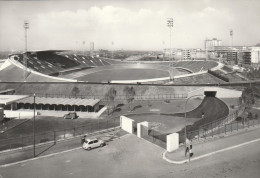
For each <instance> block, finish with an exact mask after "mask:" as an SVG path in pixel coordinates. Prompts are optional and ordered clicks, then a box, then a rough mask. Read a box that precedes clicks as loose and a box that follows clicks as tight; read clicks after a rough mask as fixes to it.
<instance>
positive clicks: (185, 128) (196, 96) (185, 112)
mask: <svg viewBox="0 0 260 178" xmlns="http://www.w3.org/2000/svg"><path fill="white" fill-rule="evenodd" d="M197 96H204V95H202V94H200V95H192V96H190V97H188V98H187V100H186V102H185V116H184V117H185V149H184V150H185V157H186V148H187V130H186V127H187V122H186V121H187V111H186V109H187V103H188V101H189V99H191V98H193V97H197Z"/></svg>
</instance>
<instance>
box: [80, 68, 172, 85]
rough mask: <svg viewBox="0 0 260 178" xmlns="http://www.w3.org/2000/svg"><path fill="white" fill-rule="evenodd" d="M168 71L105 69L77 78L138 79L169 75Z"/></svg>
mask: <svg viewBox="0 0 260 178" xmlns="http://www.w3.org/2000/svg"><path fill="white" fill-rule="evenodd" d="M168 76H169V73H168V71H163V70H155V69H113V70H103V71H99V72H95V73H92V74H88V75H85V76H82V77H79V78H77V79H78V80H81V81H93V82H101V81H110V80H138V79H152V78H161V77H168Z"/></svg>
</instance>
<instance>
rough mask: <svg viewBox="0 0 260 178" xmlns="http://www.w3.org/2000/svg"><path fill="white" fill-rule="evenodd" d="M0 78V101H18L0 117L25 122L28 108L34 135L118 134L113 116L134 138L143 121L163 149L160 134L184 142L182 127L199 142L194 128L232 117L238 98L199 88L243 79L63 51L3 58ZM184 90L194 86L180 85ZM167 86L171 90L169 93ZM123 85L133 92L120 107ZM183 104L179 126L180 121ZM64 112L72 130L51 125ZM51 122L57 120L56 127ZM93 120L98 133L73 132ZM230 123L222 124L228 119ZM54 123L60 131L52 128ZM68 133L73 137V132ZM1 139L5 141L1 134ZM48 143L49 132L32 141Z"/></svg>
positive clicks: (211, 68)
mask: <svg viewBox="0 0 260 178" xmlns="http://www.w3.org/2000/svg"><path fill="white" fill-rule="evenodd" d="M0 76H1V82H2V85H1V90H2V94H9V93H12V94H15V95H17V96H21V98H19V97H18V98H14V99H13V100H11V99H10V102H9V103H8V102H5V103H4V102H2V103H1V104H2V105H3V107H4V109H5V114H6V116H7V117H10V118H15V117H19V118H20V117H23V118H26V117H33V112H32V111H33V109H34V108H35V110H36V112H37V115H38V116H37V118H39V119H37V120H38V122H39V123H40V122H43V123H44V124H43V125H42V126H43V127H42V128H39V129H37V132H49V130H57V129H67V130H68V131H67V133H66V134H64V133H63V134H57V133H55V134H57V136H58V137H64V138H66V137H72V136H75V135H78V134H81V133H84V132H86V131H87V132H89V129H90V130H91V131H93V130H100V129H101V128H107V127H109V126H110V127H111V126H113V127H115V126H118V125H121V127H122V124H123V123H122V120H120V119H119V117H120V116H123V115H124V116H126V117H129V118H131V119H133V120H134V122H136V124H134V126H132V128H133V130H135V131H137V123H138V122H139V123H140V122H144V121H148V122H151V123H150V126H149V127H148V128H147V130H149V132H150V133H151V128H153V129H154V131H153V132H152V133H153V136H154V135H156V136H155V137H156V138H158V139H157V140H159V141H157V142H156V144H158V145H159V146H161V147H163V148H166V137H167V135H170V134H171V133H173V132H178V133H179V134H180V143H183V142H184V130H183V129H184V127H183V125H184V124H185V123H186V124H188V125H189V126H188V127H187V131H188V132H189V133H190V135H189V139H191V140H192V139H194V138H197V137H198V136H199V135H200V134H203V135H205V134H206V135H207V132H205V131H203V133H200V132H201V131H200V130H201V129H202V128H207V127H209V124H212V123H215V127H217V126H219V125H221V124H223V122H224V121H225V120H226V118H228V117H231V115H234V113H236V112H238V108H240V105H239V104H238V103H239V102H238V100H239V98H240V97H241V91H237V90H231V89H228V88H221V87H220V88H219V87H216V88H214V87H213V88H212V87H208V88H205V87H204V86H203V85H205V84H213V85H220V84H225V83H228V82H230V81H237V80H239V81H243V78H240V77H239V76H238V75H234V73H233V72H232V69H231V68H228V67H227V66H225V65H224V64H223V63H220V62H218V61H214V60H205V59H203V60H176V61H154V60H153V61H142V60H134V61H133V60H131V61H128V60H116V59H111V58H104V57H99V56H98V55H96V56H88V55H82V54H71V52H70V51H64V50H47V51H28V52H26V53H19V54H10V55H9V57H8V59H6V60H5V61H4V62H2V64H1V66H0ZM223 76H224V77H223ZM191 83H192V84H195V86H188V85H187V86H185V85H186V84H191ZM143 84H147V86H146V85H143ZM171 84H173V86H169V85H171ZM174 84H177V85H180V86H175V85H174ZM196 84H198V85H196ZM127 85H133V86H134V92H135V93H134V95H133V96H132V99H131V100H132V101H131V102H128V99H129V98H128V97H129V94H127V93H126V92H125V88H126V86H127ZM149 85H151V86H149ZM153 85H154V86H153ZM156 85H158V86H156ZM200 85H201V86H200ZM165 86H167V87H165ZM111 89H113V90H114V91H116V94H115V96H113V97H112V99H111V96H110V95H109V91H110V90H111ZM227 93H233V94H231V95H230V94H227ZM15 95H14V96H15ZM6 96H9V95H6ZM193 96H198V97H194V98H193V99H192V100H191V101H190V105H188V106H187V110H186V104H185V101H187V99H189V98H190V97H191V98H192V97H193ZM35 98H36V100H35ZM2 100H3V99H2ZM111 102H112V103H113V104H111ZM184 104H185V112H187V118H188V121H187V122H186V121H185V122H184V119H183V118H184ZM231 107H232V108H235V109H231ZM216 108H217V109H216ZM129 109H130V113H129ZM68 112H77V114H78V115H79V117H80V118H83V119H82V120H80V119H78V120H77V121H74V122H73V121H69V122H71V123H73V125H74V129H73V128H72V127H69V125H67V124H68V123H65V122H64V121H63V120H60V119H58V118H60V117H61V118H62V117H63V115H65V114H67V113H68ZM202 113H205V116H206V117H207V118H208V120H206V121H205V120H203V121H202V120H201V114H202ZM240 114H241V113H240ZM51 117H57V119H55V120H56V121H54V119H51ZM84 118H85V119H84ZM100 118H101V119H102V121H101V123H102V122H103V124H101V125H102V126H101V127H100V121H99V120H98V128H96V126H94V128H92V127H91V128H87V130H85V131H84V128H82V127H81V126H82V124H84V125H85V124H87V123H92V122H93V123H97V119H100ZM185 118H186V115H185ZM232 118H233V119H231V120H229V121H228V122H227V123H230V122H232V121H233V120H234V119H235V118H234V117H233V116H232ZM220 121H221V123H219V124H218V125H217V122H220ZM29 122H31V121H29ZM66 122H68V121H66ZM55 123H59V125H60V126H59V127H57V124H55ZM64 123H65V124H64ZM31 124H32V122H31V123H30V124H29V125H27V126H26V125H25V127H24V128H22V126H23V125H24V124H21V126H20V128H19V127H18V128H17V131H15V129H14V130H13V131H12V132H14V134H15V135H16V134H18V132H21V130H27V129H29V127H30V126H31ZM123 125H124V124H123ZM79 127H80V129H79V131H76V132H78V133H75V128H79ZM211 127H212V128H211V129H209V130H214V128H215V127H214V128H213V126H212V125H211ZM71 129H72V130H74V131H73V133H72V131H71ZM85 129H86V128H85ZM76 130H77V129H76ZM202 130H203V129H202ZM207 130H208V129H207ZM194 131H198V133H197V135H194V134H191V133H192V132H194ZM22 132H23V131H22ZM7 133H8V132H7ZM154 133H156V134H154ZM136 134H137V132H136ZM22 135H23V134H22ZM25 135H27V134H24V136H25ZM62 135H63V136H62ZM146 135H148V136H149V134H146ZM2 136H3V137H4V138H7V137H6V136H4V134H2ZM52 137H53V133H46V134H45V135H44V139H42V138H39V140H38V141H39V142H43V141H44V140H45V141H48V140H50V139H51V138H52ZM7 143H8V142H7ZM10 144H12V143H11V142H10ZM21 144H22V145H23V144H24V143H19V144H18V143H16V144H14V145H13V146H14V147H16V146H19V145H21ZM15 145H16V146H15ZM5 147H6V146H3V147H2V149H4V148H5Z"/></svg>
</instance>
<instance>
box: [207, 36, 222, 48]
mask: <svg viewBox="0 0 260 178" xmlns="http://www.w3.org/2000/svg"><path fill="white" fill-rule="evenodd" d="M221 44H222V40H218V39H217V38H212V39H206V40H205V42H204V48H205V50H209V51H211V50H214V47H215V46H221Z"/></svg>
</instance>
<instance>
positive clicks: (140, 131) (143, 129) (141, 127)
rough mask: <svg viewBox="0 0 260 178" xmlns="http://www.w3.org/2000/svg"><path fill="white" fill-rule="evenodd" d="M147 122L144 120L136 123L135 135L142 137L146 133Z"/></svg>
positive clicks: (147, 128)
mask: <svg viewBox="0 0 260 178" xmlns="http://www.w3.org/2000/svg"><path fill="white" fill-rule="evenodd" d="M148 130H149V122H147V121H144V122H141V123H138V124H137V137H139V138H142V137H143V136H144V135H148Z"/></svg>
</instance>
